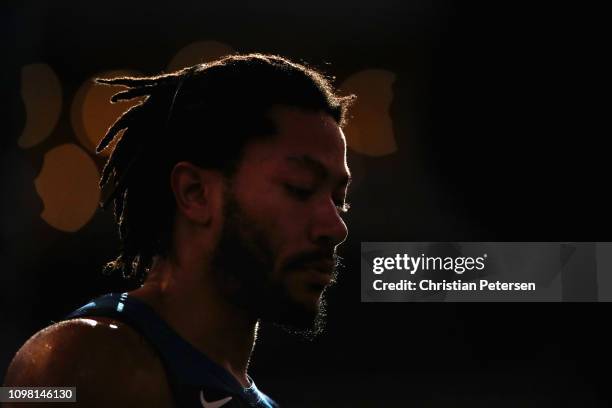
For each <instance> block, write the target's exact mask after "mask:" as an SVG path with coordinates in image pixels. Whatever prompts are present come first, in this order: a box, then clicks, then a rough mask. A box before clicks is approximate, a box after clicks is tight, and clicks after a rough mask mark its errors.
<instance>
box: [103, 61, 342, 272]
mask: <svg viewBox="0 0 612 408" xmlns="http://www.w3.org/2000/svg"><path fill="white" fill-rule="evenodd" d="M96 82H97V83H100V84H105V85H121V86H124V87H126V88H127V90H124V91H122V92H119V93H117V94H115V95H114V96H113V97H112V98H111V102H112V103H115V102H119V101H125V100H130V99H134V98H139V97H144V99H143V100H142V101H141V102H140V103H139V104H137V105H135V106H133V107H132V108H130V109H129V110H127V111H126V112H125V113H123V115H121V116H120V117H119V118H118V119H117V121H116V122H115V123H114V124H113V125H112V126H111V127H110V128H109V129H108V131H107V133H106V135H105V136H104V137H103V138H102V140H101V141H100V144H99V145H98V147H97V149H96V151H97V152H98V153H99V152H101V151H103V150H105V149H106V148H107V147H108V146H109V145H110V144H111V142H112V141H113V140H114V139H115V138H117V139H118V141H117V143H116V145H115V147H114V149H113V151H112V154H111V155H110V157H109V159H108V161H107V162H106V165H105V166H104V169H103V171H102V176H101V179H100V187H101V189H102V201H101V206H102V208H104V209H105V208H107V207H108V206H109V204H110V203H111V202H112V203H113V204H114V215H115V221H116V223H117V225H118V229H119V239H120V245H121V247H120V253H119V256H118V257H117V258H116V259H115V260H114V261H112V262H109V263H108V264H107V265H106V267H105V272H107V273H111V272H115V271H120V272H121V273H122V274H123V277H125V278H129V279H133V280H135V281H137V282H143V281H144V280H145V278H146V275H147V272H148V270H149V268H150V267H151V266H152V263H153V259H154V257H155V256H158V255H159V256H164V255H166V254H167V253H168V251H169V250H170V247H171V244H172V242H171V230H172V225H173V222H174V216H175V212H176V204H175V201H174V196H173V193H172V191H171V189H170V173H171V170H172V168H173V167H174V165H175V164H176V163H177V162H179V161H189V162H192V163H193V164H195V165H197V166H200V167H202V168H208V169H217V170H219V171H222V172H223V174H224V175H226V176H231V175H233V173H234V171H235V169H236V166H237V164H238V162H239V161H240V159H241V157H242V152H243V149H244V147H245V145H246V144H247V143H248V142H251V141H254V140H256V139H258V138H259V139H261V138H265V137H273V135H274V133H275V132H276V129H275V124H274V121H273V120H272V119H271V118H270V117H269V111H270V109H271V108H272V107H273V106H275V105H286V106H291V107H297V108H302V109H308V110H312V111H323V112H325V113H327V114H329V115H331V116H332V117H333V118H334V119H335V121H336V122H337V123H338V125H339V126H343V125H344V122H345V117H346V112H347V109H348V107H349V105H350V104H351V102H352V100H353V99H354V96H353V95H350V96H344V97H341V96H338V95H337V94H336V93H335V92H334V90H333V88H332V86H331V83H330V78H328V77H326V76H324V75H323V74H322V73H320V72H318V71H316V70H315V69H312V68H310V67H306V66H305V65H302V64H298V63H295V62H292V61H290V60H288V59H286V58H282V57H279V56H275V55H263V54H247V55H231V56H227V57H224V58H221V59H219V60H216V61H213V62H210V63H204V64H198V65H194V66H192V67H189V68H185V69H182V70H179V71H176V72H172V73H168V74H164V75H158V76H151V77H141V78H134V77H118V78H111V79H96ZM122 130H124V132H123V134H122V135H120V132H121V131H122Z"/></svg>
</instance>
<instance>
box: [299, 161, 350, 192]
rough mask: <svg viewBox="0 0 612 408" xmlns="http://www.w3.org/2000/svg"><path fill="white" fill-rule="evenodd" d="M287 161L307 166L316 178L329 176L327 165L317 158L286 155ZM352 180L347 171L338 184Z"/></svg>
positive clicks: (346, 183)
mask: <svg viewBox="0 0 612 408" xmlns="http://www.w3.org/2000/svg"><path fill="white" fill-rule="evenodd" d="M287 161H289V162H291V163H295V164H297V165H299V166H301V167H304V168H307V169H308V170H310V171H312V172H313V173H315V175H316V176H317V178H320V179H325V178H328V177H329V176H330V172H329V170H328V169H327V167H325V165H324V164H323V163H322V162H320V161H319V160H317V159H315V158H313V157H311V156H308V155H304V156H288V157H287ZM352 180H353V177H352V176H351V173H350V172H348V173H346V174H345V175H343V176H342V178H341V179H340V181H339V182H338V185H339V186H347V187H348V186H349V184H351V181H352Z"/></svg>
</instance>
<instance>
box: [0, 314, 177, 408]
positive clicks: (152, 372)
mask: <svg viewBox="0 0 612 408" xmlns="http://www.w3.org/2000/svg"><path fill="white" fill-rule="evenodd" d="M5 385H6V386H40V387H43V386H76V387H77V400H78V401H79V402H81V403H86V404H87V406H109V405H111V406H134V405H145V404H146V405H147V406H154V407H158V406H160V407H161V406H172V402H171V395H170V389H169V387H168V383H167V380H166V375H165V372H164V369H163V366H162V364H161V361H160V360H159V358H158V356H157V355H156V353H155V351H154V350H153V349H152V347H151V346H150V345H149V344H148V343H147V342H146V341H145V339H144V338H143V337H142V336H141V335H140V334H138V333H137V332H136V331H134V330H133V329H132V328H131V327H129V326H128V325H126V324H125V323H122V322H118V321H114V320H111V319H107V318H100V317H95V318H79V319H72V320H67V321H64V322H60V323H56V324H53V325H51V326H49V327H47V328H45V329H43V330H41V331H39V332H38V333H36V334H35V335H34V336H32V337H31V338H30V339H29V340H28V341H27V342H26V343H25V344H24V345H23V346H22V347H21V349H19V351H18V352H17V354H16V355H15V357H14V358H13V361H12V362H11V365H10V366H9V369H8V371H7V373H6V378H5Z"/></svg>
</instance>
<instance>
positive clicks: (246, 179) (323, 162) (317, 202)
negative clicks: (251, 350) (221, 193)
mask: <svg viewBox="0 0 612 408" xmlns="http://www.w3.org/2000/svg"><path fill="white" fill-rule="evenodd" d="M271 117H272V119H273V120H274V121H275V122H276V126H277V134H276V135H275V136H274V137H273V138H271V139H266V140H263V141H257V142H252V143H250V144H248V145H247V146H246V148H245V150H244V152H243V158H242V161H241V163H240V164H239V166H238V168H237V171H236V173H235V175H234V177H233V178H232V180H231V183H229V185H228V186H227V191H226V194H225V203H224V204H225V205H224V225H223V227H222V231H221V233H220V236H219V240H218V244H217V247H216V251H215V252H214V255H213V270H214V271H215V272H216V277H217V281H218V283H219V285H218V286H219V287H220V288H223V289H222V290H224V291H225V293H224V294H225V296H227V298H228V299H230V301H231V302H233V303H234V304H237V305H239V306H241V307H243V308H245V309H246V310H249V311H250V312H252V313H254V314H255V315H256V317H257V318H262V319H263V320H266V321H271V322H274V323H277V324H279V325H281V326H284V327H288V328H290V329H292V330H294V331H298V332H301V333H302V334H310V335H312V334H316V333H318V332H320V330H321V329H322V324H323V322H324V319H323V317H324V309H325V307H324V296H323V294H324V291H325V289H326V288H327V287H328V286H329V285H330V284H332V283H333V282H334V281H335V278H336V267H337V256H336V248H337V246H338V245H339V244H341V243H342V242H343V241H344V240H345V239H346V237H347V227H346V224H345V223H344V221H343V219H342V212H344V211H345V200H346V192H347V187H348V184H349V182H350V173H349V169H348V166H347V163H346V141H345V138H344V135H343V133H342V130H341V129H340V128H339V126H338V124H337V123H336V122H335V120H334V119H333V118H332V117H331V116H329V115H327V114H326V113H323V112H314V111H307V110H301V109H296V108H289V107H276V108H274V109H273V110H272V112H271Z"/></svg>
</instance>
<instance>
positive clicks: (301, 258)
mask: <svg viewBox="0 0 612 408" xmlns="http://www.w3.org/2000/svg"><path fill="white" fill-rule="evenodd" d="M340 260H341V258H340V257H339V256H338V254H337V253H336V250H335V249H331V250H316V251H308V252H302V253H300V254H297V255H294V256H292V257H290V258H289V259H288V260H287V261H286V262H285V265H284V266H283V268H282V270H284V271H288V270H291V269H299V268H303V267H307V266H312V265H313V264H314V265H319V266H322V265H325V266H331V268H330V269H329V272H330V273H332V272H333V271H334V270H335V269H336V268H337V267H338V266H339V265H340Z"/></svg>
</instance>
